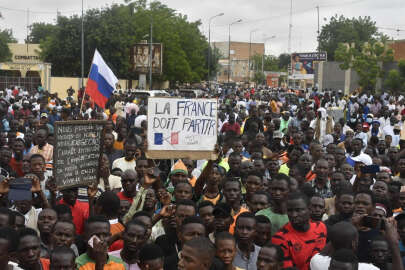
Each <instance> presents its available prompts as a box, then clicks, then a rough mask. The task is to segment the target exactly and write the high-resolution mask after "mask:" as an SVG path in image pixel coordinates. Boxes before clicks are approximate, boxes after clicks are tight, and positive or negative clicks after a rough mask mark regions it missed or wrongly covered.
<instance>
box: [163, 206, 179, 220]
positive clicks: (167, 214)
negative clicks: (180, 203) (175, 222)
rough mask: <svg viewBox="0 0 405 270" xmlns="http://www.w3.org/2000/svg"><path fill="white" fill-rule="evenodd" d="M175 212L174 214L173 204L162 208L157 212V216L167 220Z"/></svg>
mask: <svg viewBox="0 0 405 270" xmlns="http://www.w3.org/2000/svg"><path fill="white" fill-rule="evenodd" d="M175 212H176V206H175V205H173V204H169V205H165V206H163V208H162V209H161V210H160V212H159V215H160V216H162V217H165V218H167V217H170V216H173V215H174V213H175Z"/></svg>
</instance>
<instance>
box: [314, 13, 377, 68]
mask: <svg viewBox="0 0 405 270" xmlns="http://www.w3.org/2000/svg"><path fill="white" fill-rule="evenodd" d="M382 36H383V35H382V34H381V33H379V32H378V28H377V26H376V23H375V22H374V21H372V20H371V18H370V17H368V16H366V17H359V18H351V19H350V18H346V17H344V16H343V15H341V16H338V15H335V16H333V17H332V18H331V19H330V21H329V23H328V24H326V25H324V26H322V30H321V33H320V35H319V47H320V50H321V51H326V52H327V53H328V60H330V61H334V60H335V51H336V50H337V49H338V47H339V44H340V43H349V44H351V43H354V44H355V46H356V49H358V50H360V48H361V46H362V44H363V43H364V42H375V41H377V40H378V39H381V37H382Z"/></svg>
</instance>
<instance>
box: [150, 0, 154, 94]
mask: <svg viewBox="0 0 405 270" xmlns="http://www.w3.org/2000/svg"><path fill="white" fill-rule="evenodd" d="M150 19H151V20H150V35H149V37H150V41H149V90H152V83H153V82H152V42H153V39H152V35H153V17H152V7H151V14H150Z"/></svg>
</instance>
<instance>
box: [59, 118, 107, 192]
mask: <svg viewBox="0 0 405 270" xmlns="http://www.w3.org/2000/svg"><path fill="white" fill-rule="evenodd" d="M105 123H106V122H105V121H66V122H55V141H56V143H55V149H54V152H53V155H54V157H53V163H54V177H55V180H56V185H57V187H58V188H59V189H66V188H70V187H77V186H83V185H88V184H91V183H94V182H96V181H98V178H97V172H98V165H99V160H100V153H101V149H102V144H103V143H102V142H103V128H104V125H105Z"/></svg>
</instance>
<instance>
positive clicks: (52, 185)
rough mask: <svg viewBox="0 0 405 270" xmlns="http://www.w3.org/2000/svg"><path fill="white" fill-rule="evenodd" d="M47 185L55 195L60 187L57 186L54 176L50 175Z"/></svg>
mask: <svg viewBox="0 0 405 270" xmlns="http://www.w3.org/2000/svg"><path fill="white" fill-rule="evenodd" d="M45 187H46V188H47V189H48V190H49V192H51V194H52V195H55V194H56V192H57V191H58V187H57V186H56V181H55V178H54V177H53V176H51V177H49V179H48V181H46V183H45Z"/></svg>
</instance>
